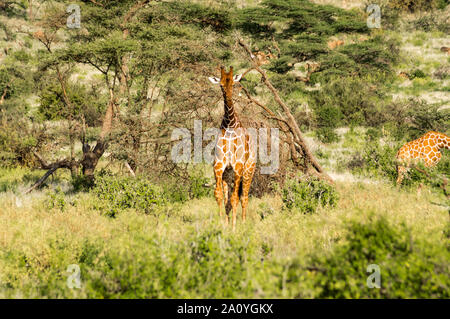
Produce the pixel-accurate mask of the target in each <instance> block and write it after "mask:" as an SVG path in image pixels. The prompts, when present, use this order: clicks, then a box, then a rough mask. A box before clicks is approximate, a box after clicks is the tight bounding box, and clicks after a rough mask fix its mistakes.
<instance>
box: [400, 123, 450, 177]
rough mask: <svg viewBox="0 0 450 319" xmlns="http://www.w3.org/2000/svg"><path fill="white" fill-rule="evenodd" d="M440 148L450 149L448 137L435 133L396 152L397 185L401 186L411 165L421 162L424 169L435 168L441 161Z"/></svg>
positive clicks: (426, 135)
mask: <svg viewBox="0 0 450 319" xmlns="http://www.w3.org/2000/svg"><path fill="white" fill-rule="evenodd" d="M442 148H446V149H450V137H449V136H447V135H445V134H443V133H439V132H435V131H430V132H427V133H425V134H424V135H423V136H422V137H420V138H418V139H417V140H414V141H411V142H409V143H406V144H405V145H403V146H402V147H401V148H400V149H399V150H398V152H397V173H398V177H397V185H400V184H401V182H402V180H403V178H404V177H405V174H406V172H407V171H408V169H409V167H410V166H411V165H417V164H418V163H419V162H420V161H422V162H423V163H424V165H425V167H434V166H436V165H437V163H439V161H440V160H441V157H442V154H441V152H440V149H442Z"/></svg>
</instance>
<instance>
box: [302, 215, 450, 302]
mask: <svg viewBox="0 0 450 319" xmlns="http://www.w3.org/2000/svg"><path fill="white" fill-rule="evenodd" d="M361 213H362V212H361ZM447 244H448V240H446V239H444V238H443V242H442V244H440V245H436V244H433V245H431V244H428V243H426V242H425V241H418V240H415V239H414V238H412V236H411V231H410V229H409V228H408V227H407V226H405V225H404V224H401V225H399V226H393V225H390V224H389V223H388V222H387V220H386V219H384V218H379V219H377V220H375V219H374V218H373V217H370V219H369V222H367V223H358V222H352V223H350V224H349V226H348V234H347V235H346V237H345V240H344V241H342V242H341V243H340V244H338V246H337V247H336V248H334V249H333V251H332V252H331V253H330V254H329V255H328V256H325V257H324V256H323V255H321V254H317V256H313V258H312V266H311V268H312V269H318V271H317V272H316V275H315V276H314V277H313V278H314V282H315V285H316V286H317V287H320V292H319V293H318V295H317V297H319V298H448V297H449V296H450V294H449V291H450V289H449V288H450V277H449V276H448V260H449V258H450V252H449V250H448V249H447V247H446V245H447ZM371 264H375V265H378V266H379V269H380V277H381V278H380V279H381V281H380V286H381V288H380V289H377V288H369V287H368V285H367V282H369V281H370V280H368V279H367V278H368V276H369V275H370V274H371V272H372V271H368V270H367V267H368V266H369V265H371ZM324 265H326V268H323V266H324Z"/></svg>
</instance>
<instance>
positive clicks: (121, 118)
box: [30, 1, 221, 190]
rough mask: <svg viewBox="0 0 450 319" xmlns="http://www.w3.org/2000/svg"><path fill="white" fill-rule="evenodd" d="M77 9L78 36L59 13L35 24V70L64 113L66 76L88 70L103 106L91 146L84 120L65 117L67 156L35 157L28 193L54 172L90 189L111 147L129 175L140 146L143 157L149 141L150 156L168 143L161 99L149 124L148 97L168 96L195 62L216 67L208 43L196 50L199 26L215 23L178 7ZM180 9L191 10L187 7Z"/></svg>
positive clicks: (68, 104)
mask: <svg viewBox="0 0 450 319" xmlns="http://www.w3.org/2000/svg"><path fill="white" fill-rule="evenodd" d="M79 4H80V7H81V12H82V21H83V22H82V28H81V29H80V30H76V29H74V30H65V29H64V22H65V18H66V17H67V15H66V14H65V11H64V10H62V9H64V8H63V7H59V10H54V11H53V14H47V16H46V17H45V19H44V20H43V21H40V22H37V23H36V25H37V26H39V27H40V29H39V30H38V31H37V32H35V33H34V37H35V38H37V39H38V40H39V41H41V43H42V44H43V45H44V47H45V48H46V51H47V52H46V53H45V55H43V56H42V57H41V59H40V60H41V64H40V71H41V72H53V73H52V74H54V76H55V77H56V79H57V81H58V83H59V85H60V87H61V92H62V94H61V100H62V102H63V105H64V107H65V108H67V109H69V110H74V109H75V108H76V107H75V105H74V104H75V103H74V101H73V100H71V96H70V93H69V92H68V91H69V89H68V88H70V86H71V81H70V74H71V73H72V72H71V69H72V68H73V67H74V66H77V65H88V66H90V67H92V68H94V69H95V70H97V71H98V73H99V74H101V75H102V79H103V84H102V85H101V91H102V92H103V94H104V95H106V96H107V99H108V104H107V107H106V110H105V113H104V116H103V121H102V125H101V129H100V132H99V134H98V136H97V138H96V139H94V140H93V141H95V145H94V146H91V145H90V144H91V142H90V141H88V139H87V138H86V131H87V129H88V127H87V125H86V123H85V121H84V118H83V117H82V116H81V117H71V116H69V117H68V118H67V121H68V123H69V129H68V134H69V137H70V138H69V144H70V149H71V150H72V151H71V154H70V156H69V157H68V158H65V159H62V160H58V161H55V162H53V163H50V164H49V163H48V161H47V160H45V159H44V157H45V156H43V155H41V154H38V153H37V152H35V155H36V158H37V159H38V160H39V162H40V164H41V167H42V168H45V169H48V172H47V174H46V175H45V176H44V177H43V178H42V179H41V180H39V181H38V182H37V183H36V184H35V185H33V186H32V187H31V188H30V190H32V189H34V188H35V187H37V186H39V185H40V184H42V183H43V181H45V178H47V177H48V176H49V175H51V174H52V173H53V172H54V171H55V170H56V169H58V168H70V169H71V170H72V172H73V175H74V176H75V175H76V174H77V172H78V170H79V168H81V174H82V176H83V178H84V179H85V180H86V181H87V182H88V183H89V184H92V182H93V179H94V170H95V167H96V166H97V163H98V161H99V159H100V158H101V157H102V155H103V154H104V152H105V150H106V148H107V147H108V146H111V145H112V146H113V147H112V148H111V156H112V157H113V158H116V159H120V160H124V161H125V162H126V163H127V165H128V166H129V168H130V171H131V172H132V173H133V174H134V171H135V170H136V169H137V168H138V167H137V166H138V162H142V161H141V160H140V159H138V156H137V155H138V154H139V152H140V149H141V146H142V145H143V144H145V145H146V149H147V150H148V144H149V141H150V140H151V141H150V144H153V148H152V151H153V152H154V153H155V152H156V151H157V150H158V148H159V147H160V143H159V141H160V138H162V137H167V136H169V133H168V132H169V130H170V125H165V124H164V123H167V121H166V120H167V117H166V116H165V111H164V107H165V106H164V105H166V106H167V104H168V103H167V100H163V101H162V104H163V105H162V107H163V112H162V113H161V114H158V116H156V117H154V116H153V114H152V107H153V104H154V101H155V98H156V97H157V96H161V95H166V96H168V95H170V94H171V92H173V89H174V86H173V83H174V81H175V82H178V83H179V82H180V81H179V76H180V72H181V73H183V72H184V70H189V72H192V69H195V68H196V65H197V66H198V65H199V64H201V63H205V64H208V63H209V64H210V63H212V62H211V61H214V60H215V61H216V62H217V61H218V59H217V57H216V55H217V54H218V53H217V52H220V51H221V49H217V48H218V47H219V45H216V44H211V48H210V49H209V50H208V51H205V50H204V49H203V45H204V38H205V34H208V32H210V31H209V30H210V28H208V27H206V29H205V25H208V24H213V23H214V25H215V26H216V24H215V22H214V21H212V22H211V21H208V20H206V21H204V20H198V21H194V22H190V21H189V19H190V17H188V16H184V14H185V11H183V7H180V3H170V2H169V3H159V2H155V1H137V2H136V1H95V2H93V1H83V2H80V3H79ZM183 5H184V8H186V9H188V8H190V9H192V5H190V4H189V3H184V4H183ZM194 7H196V8H197V7H199V6H198V5H197V6H194ZM205 10H211V9H208V8H205ZM195 13H196V14H198V15H201V16H203V15H204V13H203V12H194V14H195ZM61 29H63V31H64V36H66V37H67V38H66V40H65V42H64V43H63V44H64V45H63V46H61V45H59V47H56V46H54V45H53V44H54V43H55V42H56V41H57V39H58V34H59V33H58V32H61ZM55 47H56V49H54V48H55ZM197 69H198V67H197ZM175 73H178V74H176V75H175ZM194 75H195V74H194ZM155 91H158V92H159V93H155ZM72 113H73V112H69V113H68V114H72ZM143 137H146V138H145V139H144V140H143ZM76 139H80V140H81V143H82V154H81V156H76V154H75V153H76V152H74V151H73V150H74V145H75V140H76ZM147 162H149V161H148V160H147Z"/></svg>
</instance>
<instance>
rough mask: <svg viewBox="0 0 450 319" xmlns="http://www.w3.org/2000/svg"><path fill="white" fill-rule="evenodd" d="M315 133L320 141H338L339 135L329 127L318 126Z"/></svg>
mask: <svg viewBox="0 0 450 319" xmlns="http://www.w3.org/2000/svg"><path fill="white" fill-rule="evenodd" d="M316 135H317V138H318V139H319V141H321V142H322V143H334V142H338V141H339V135H338V134H337V133H336V132H335V131H334V130H333V129H332V128H329V127H320V128H318V129H317V130H316Z"/></svg>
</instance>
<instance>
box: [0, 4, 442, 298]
mask: <svg viewBox="0 0 450 319" xmlns="http://www.w3.org/2000/svg"><path fill="white" fill-rule="evenodd" d="M371 3H376V4H378V5H379V7H380V9H381V20H380V21H381V26H380V28H369V27H368V24H367V19H368V15H369V14H370V13H367V12H366V8H367V7H368V5H369V4H370V3H368V2H364V1H356V0H355V1H339V0H322V1H319V0H317V1H315V0H310V1H307V0H221V1H208V0H203V1H200V0H197V1H194V0H191V1H188V0H178V1H171V0H164V1H156V0H147V1H145V0H143V1H131V0H126V1H107V0H96V1H88V0H86V1H71V2H70V4H76V5H78V6H79V8H80V11H79V12H80V27H79V28H78V27H77V26H76V23H75V22H76V21H77V20H76V15H77V10H76V9H73V8H72V9H70V10H67V9H68V5H69V2H67V1H58V0H51V1H46V0H33V1H31V0H30V1H0V269H1V271H0V297H2V298H449V292H450V279H449V278H450V276H449V274H450V264H449V260H450V251H449V244H450V224H449V212H450V211H449V209H450V206H449V205H450V202H449V200H448V197H447V196H446V193H444V192H443V189H445V188H446V187H447V189H448V190H449V191H450V186H446V180H447V179H448V177H449V172H450V152H449V150H442V155H443V156H442V160H441V161H440V163H439V164H438V165H437V166H436V167H434V168H425V167H421V169H420V170H416V169H411V170H410V172H409V174H408V176H407V178H406V179H405V180H404V181H403V184H402V185H401V186H397V185H395V180H396V178H397V171H396V162H395V155H396V153H397V151H398V149H399V147H400V146H401V145H403V144H404V143H405V142H407V141H411V140H413V139H415V138H418V137H420V136H421V135H423V134H424V133H425V132H427V131H430V130H435V131H439V132H442V133H445V134H447V135H449V133H450V108H449V105H450V94H449V80H450V78H449V70H450V56H449V55H448V52H449V51H446V49H445V48H447V49H448V47H449V46H450V43H449V37H448V34H449V31H450V30H449V25H450V24H449V23H448V17H449V12H450V11H449V10H450V9H449V8H450V6H448V1H446V0H435V1H421V0H395V1H385V0H376V1H375V0H374V1H371ZM74 17H75V20H74ZM74 25H75V26H74ZM249 53H250V54H249ZM221 65H224V66H227V67H228V66H233V68H234V71H235V74H238V73H241V74H244V76H243V78H242V80H241V81H240V84H236V86H235V94H234V95H235V96H234V102H235V106H236V109H237V112H238V114H239V117H240V118H241V120H242V122H243V123H245V125H248V126H250V127H256V128H269V127H277V128H279V129H280V137H281V139H280V158H279V160H280V167H279V169H278V171H277V172H276V173H275V174H271V175H264V174H259V173H258V171H259V168H260V166H261V165H263V164H260V166H257V173H256V176H255V178H254V181H253V184H252V188H251V197H250V202H249V210H248V213H249V216H248V219H249V220H247V221H246V222H245V223H242V221H241V220H240V219H238V223H237V227H236V230H235V231H234V232H233V231H231V228H230V227H227V226H225V225H224V224H223V223H222V222H221V221H220V220H219V216H218V208H217V203H216V201H215V199H214V194H213V193H214V175H213V170H212V165H211V164H210V163H205V162H203V163H194V161H193V160H192V158H193V154H191V160H189V161H184V162H178V163H177V162H176V161H174V160H173V158H172V150H173V147H174V145H175V144H176V143H178V142H179V140H176V139H173V138H172V133H173V131H174V129H177V128H178V129H180V128H183V129H185V131H186V132H188V133H191V136H192V141H191V142H192V145H193V144H195V143H196V141H194V131H195V130H196V129H195V128H194V120H200V121H201V123H202V131H203V132H204V133H205V132H206V130H207V129H208V128H214V127H219V126H220V123H221V120H222V116H223V107H222V101H223V100H222V94H221V92H220V90H219V89H218V88H217V87H215V86H212V85H211V84H210V83H209V81H208V77H209V76H217V75H218V67H219V66H221ZM210 141H211V140H207V138H206V137H205V138H204V140H203V141H202V142H201V143H203V146H204V147H205V146H206V145H207V144H208V143H209V142H210ZM263 166H264V165H263ZM418 190H419V191H418ZM70 265H76V267H78V268H73V266H70ZM370 265H377V266H378V267H379V268H378V269H379V271H380V286H379V288H377V287H373V286H370V285H369V282H370V281H371V279H370V278H372V277H370V276H371V275H372V270H370V269H371V268H370V267H369V266H370ZM368 267H369V268H368ZM73 269H79V272H78V273H79V275H80V276H79V277H77V278H79V279H80V281H79V285H76V287H74V286H73V285H71V284H69V282H70V281H71V280H72V279H71V278H74V276H75V275H77V274H76V273H75V272H73ZM368 269H369V270H368ZM76 272H77V271H76ZM369 277H370V278H369ZM72 284H73V281H72ZM371 287H372V288H371Z"/></svg>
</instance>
